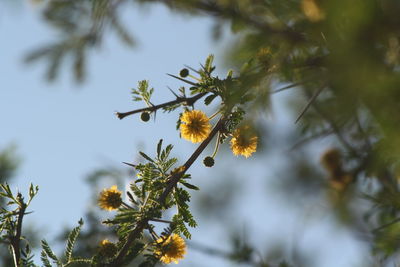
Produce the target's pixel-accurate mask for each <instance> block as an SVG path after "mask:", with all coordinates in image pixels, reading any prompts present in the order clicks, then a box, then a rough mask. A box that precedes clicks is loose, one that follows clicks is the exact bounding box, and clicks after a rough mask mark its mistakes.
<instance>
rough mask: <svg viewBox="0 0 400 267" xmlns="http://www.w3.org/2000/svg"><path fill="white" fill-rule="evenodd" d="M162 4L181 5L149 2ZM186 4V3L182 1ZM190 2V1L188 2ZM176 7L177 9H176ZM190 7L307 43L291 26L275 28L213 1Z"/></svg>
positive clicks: (172, 0) (170, 1)
mask: <svg viewBox="0 0 400 267" xmlns="http://www.w3.org/2000/svg"><path fill="white" fill-rule="evenodd" d="M151 1H152V2H161V3H164V4H166V5H167V6H170V7H173V6H174V4H176V5H179V4H180V3H179V2H178V3H176V2H177V1H176V0H150V1H149V2H151ZM182 2H184V4H185V1H182ZM188 2H190V1H188ZM176 5H175V7H176ZM189 5H190V7H192V8H193V9H197V10H198V11H203V12H206V13H208V14H209V15H211V16H214V17H216V18H225V19H226V18H228V19H239V20H241V21H243V22H244V23H246V24H248V25H249V26H251V27H254V28H256V29H258V30H260V31H262V32H264V33H266V34H268V35H278V36H282V37H284V38H286V39H288V40H290V41H293V42H303V41H305V37H304V35H303V34H301V33H298V32H296V31H294V30H293V29H291V28H290V27H289V26H287V25H285V28H284V29H279V28H274V27H273V26H271V25H269V24H267V23H263V22H262V21H261V20H257V17H255V16H251V15H249V14H245V13H244V12H241V10H240V9H238V8H234V7H232V6H222V5H219V4H218V3H215V2H214V3H213V2H212V1H197V2H190V4H189Z"/></svg>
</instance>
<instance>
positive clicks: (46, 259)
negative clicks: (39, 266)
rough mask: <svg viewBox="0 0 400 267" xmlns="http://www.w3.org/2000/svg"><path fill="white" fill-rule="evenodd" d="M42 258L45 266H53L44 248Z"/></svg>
mask: <svg viewBox="0 0 400 267" xmlns="http://www.w3.org/2000/svg"><path fill="white" fill-rule="evenodd" d="M40 259H41V260H42V263H43V265H44V266H45V267H52V266H51V264H50V261H49V258H48V257H47V254H46V252H44V250H42V252H41V253H40Z"/></svg>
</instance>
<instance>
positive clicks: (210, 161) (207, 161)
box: [203, 156, 214, 167]
mask: <svg viewBox="0 0 400 267" xmlns="http://www.w3.org/2000/svg"><path fill="white" fill-rule="evenodd" d="M203 164H204V166H206V167H212V166H214V159H213V158H212V157H210V156H208V157H205V158H204V160H203Z"/></svg>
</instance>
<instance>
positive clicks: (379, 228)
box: [372, 218, 400, 233]
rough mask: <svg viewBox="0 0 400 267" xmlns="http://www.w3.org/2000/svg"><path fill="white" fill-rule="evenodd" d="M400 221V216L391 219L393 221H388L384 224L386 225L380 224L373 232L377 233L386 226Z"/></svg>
mask: <svg viewBox="0 0 400 267" xmlns="http://www.w3.org/2000/svg"><path fill="white" fill-rule="evenodd" d="M398 222H400V218H396V219H394V220H393V221H391V222H389V223H386V224H384V225H381V226H379V227H378V228H375V229H373V230H372V232H373V233H376V232H378V231H380V230H382V229H383V228H386V227H388V226H391V225H393V224H395V223H398Z"/></svg>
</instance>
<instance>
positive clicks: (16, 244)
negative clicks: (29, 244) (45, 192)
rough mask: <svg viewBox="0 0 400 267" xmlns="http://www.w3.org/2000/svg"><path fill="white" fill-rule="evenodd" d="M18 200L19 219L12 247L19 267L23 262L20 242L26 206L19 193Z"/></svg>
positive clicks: (16, 266) (15, 262)
mask: <svg viewBox="0 0 400 267" xmlns="http://www.w3.org/2000/svg"><path fill="white" fill-rule="evenodd" d="M17 199H18V200H19V202H20V203H19V210H18V219H17V231H16V233H15V236H12V237H11V247H12V250H13V260H14V266H15V267H19V266H20V265H19V262H20V260H21V250H20V240H21V234H22V220H23V218H24V215H25V210H26V204H25V202H24V200H23V197H22V195H21V193H18V196H17Z"/></svg>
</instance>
